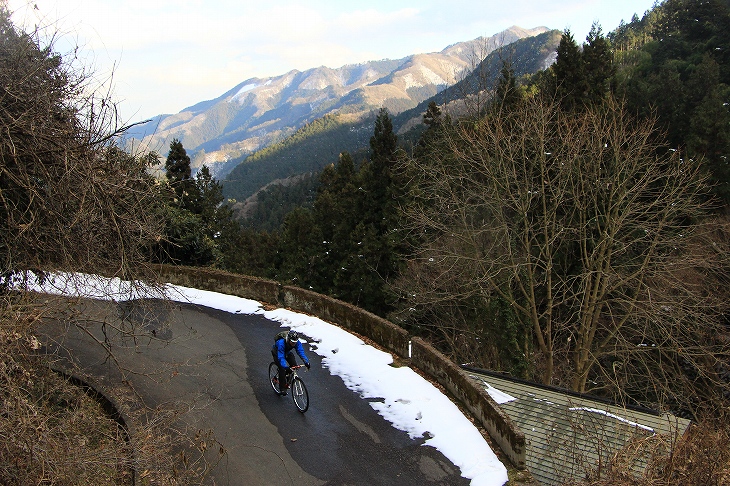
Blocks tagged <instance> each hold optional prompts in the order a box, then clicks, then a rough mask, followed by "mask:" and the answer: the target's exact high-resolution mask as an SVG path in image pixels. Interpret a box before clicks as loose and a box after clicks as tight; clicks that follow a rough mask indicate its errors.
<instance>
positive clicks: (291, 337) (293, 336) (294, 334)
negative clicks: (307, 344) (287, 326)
mask: <svg viewBox="0 0 730 486" xmlns="http://www.w3.org/2000/svg"><path fill="white" fill-rule="evenodd" d="M289 341H290V342H292V343H295V342H297V341H299V333H298V332H296V331H289Z"/></svg>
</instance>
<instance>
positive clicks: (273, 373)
mask: <svg viewBox="0 0 730 486" xmlns="http://www.w3.org/2000/svg"><path fill="white" fill-rule="evenodd" d="M269 383H271V388H273V389H274V391H275V392H276V393H277V394H279V392H280V391H281V390H280V388H279V367H278V366H277V365H276V363H274V362H272V363H271V364H270V365H269Z"/></svg>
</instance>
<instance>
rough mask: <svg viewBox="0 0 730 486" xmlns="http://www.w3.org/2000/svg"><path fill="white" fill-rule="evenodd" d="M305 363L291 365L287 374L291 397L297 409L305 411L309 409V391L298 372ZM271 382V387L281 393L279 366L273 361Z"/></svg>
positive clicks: (270, 369)
mask: <svg viewBox="0 0 730 486" xmlns="http://www.w3.org/2000/svg"><path fill="white" fill-rule="evenodd" d="M302 366H304V365H297V366H291V367H289V370H290V371H289V373H287V375H286V384H287V385H288V386H289V391H290V392H291V397H292V399H293V400H294V405H296V407H297V410H299V411H300V412H302V413H304V412H306V411H307V410H308V409H309V393H308V392H307V386H306V385H305V384H304V381H303V380H302V379H301V378H300V377H299V375H298V374H297V370H298V369H299V368H301V367H302ZM269 382H270V383H271V388H273V389H274V391H275V392H276V393H277V394H278V395H281V389H280V387H279V367H278V366H277V364H276V363H274V362H272V363H271V364H270V365H269Z"/></svg>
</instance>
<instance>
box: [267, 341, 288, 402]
mask: <svg viewBox="0 0 730 486" xmlns="http://www.w3.org/2000/svg"><path fill="white" fill-rule="evenodd" d="M271 357H272V358H274V363H276V366H278V367H279V390H281V391H282V392H283V391H284V390H285V389H286V368H282V367H281V364H280V363H279V357H278V356H277V352H276V345H274V347H272V348H271Z"/></svg>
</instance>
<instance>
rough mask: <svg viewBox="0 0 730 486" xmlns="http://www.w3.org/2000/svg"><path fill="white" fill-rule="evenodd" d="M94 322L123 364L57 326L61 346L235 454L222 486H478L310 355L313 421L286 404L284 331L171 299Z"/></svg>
mask: <svg viewBox="0 0 730 486" xmlns="http://www.w3.org/2000/svg"><path fill="white" fill-rule="evenodd" d="M83 313H84V315H88V316H89V318H90V321H89V322H91V323H93V324H91V325H90V330H91V331H92V334H93V335H95V336H96V337H97V338H98V337H100V336H101V334H100V333H101V324H100V323H104V324H105V329H106V331H107V337H110V343H111V346H112V348H111V349H112V351H113V353H114V357H115V359H116V362H117V363H114V362H113V361H111V360H109V359H107V355H106V353H105V352H104V350H103V349H102V348H101V347H100V346H99V345H98V344H97V343H95V342H94V341H93V340H92V339H91V337H90V336H89V335H87V334H85V333H83V332H79V331H78V330H76V329H73V328H72V329H70V330H68V331H67V332H65V333H62V332H60V331H61V328H63V325H62V324H57V327H56V328H55V330H54V328H53V327H49V328H48V331H49V332H48V339H49V343H50V348H51V349H56V350H57V351H58V352H59V353H61V354H64V353H65V352H67V351H68V352H69V353H70V354H71V355H73V356H74V360H75V361H76V362H77V364H78V365H79V366H81V368H82V369H83V371H84V372H85V373H87V374H90V375H92V376H94V377H97V378H99V379H100V380H104V381H105V382H106V383H107V384H109V383H112V384H114V383H116V384H118V383H119V382H121V381H122V379H123V378H124V379H125V380H128V382H129V383H130V384H131V385H132V386H133V387H134V389H135V390H136V391H137V393H139V396H140V397H141V399H142V400H143V401H144V402H145V404H146V405H147V406H149V407H162V408H167V409H177V410H183V411H184V413H183V414H182V415H181V418H180V419H179V421H178V423H177V424H176V427H178V428H185V429H186V430H189V433H190V434H191V435H192V434H194V433H196V432H197V431H200V430H202V431H208V430H210V431H212V433H213V434H214V436H215V438H216V440H217V441H218V442H219V443H220V444H221V445H222V446H223V447H224V448H225V451H226V454H225V456H224V457H223V459H222V461H221V462H220V463H219V464H218V465H217V467H216V468H215V469H213V471H212V472H211V483H210V484H216V485H223V484H225V485H269V484H272V485H273V484H277V485H278V484H296V485H302V486H304V485H369V486H371V485H393V484H397V485H424V484H439V485H466V484H469V481H468V480H467V479H465V478H462V477H461V476H460V471H459V469H458V468H457V467H456V466H455V465H454V464H452V463H451V462H450V461H449V460H448V459H446V458H445V457H444V456H443V454H441V453H440V452H439V451H437V450H436V449H434V448H432V447H427V446H422V444H423V440H412V439H410V438H409V437H408V435H407V434H406V433H405V432H402V431H399V430H396V429H395V428H394V427H392V426H391V425H390V424H389V423H387V422H386V421H385V420H384V419H383V418H382V417H380V416H379V415H378V414H377V413H376V412H375V411H374V410H373V409H372V408H371V407H370V405H369V403H368V402H367V401H366V400H363V399H362V398H360V397H359V396H358V395H357V394H356V393H354V392H352V391H350V390H349V389H347V388H346V387H345V385H344V383H343V381H342V380H341V379H340V378H339V377H337V376H333V375H330V373H329V372H328V370H327V369H326V368H322V364H321V360H320V357H319V356H318V355H317V354H315V353H314V352H312V351H310V350H309V349H308V346H305V349H306V350H307V352H308V355H309V357H310V360H311V361H312V370H311V371H310V372H308V373H303V374H302V377H303V378H304V380H305V382H306V384H307V388H308V390H309V396H310V408H309V410H308V411H307V413H306V414H301V413H299V412H298V411H297V410H296V409H295V408H294V404H293V403H292V401H291V399H290V398H289V397H279V396H277V395H275V394H274V393H273V391H272V390H271V388H270V386H269V385H268V381H267V380H268V374H267V368H268V365H269V363H270V362H271V354H270V349H271V345H272V344H273V337H274V335H275V334H276V333H277V332H278V331H279V330H280V324H279V323H277V322H273V321H270V320H267V319H266V318H264V317H263V316H261V315H248V314H246V315H244V314H231V313H228V312H223V311H218V310H214V309H210V308H206V307H201V306H194V305H189V304H179V303H174V302H161V301H146V302H135V303H124V304H115V303H109V302H102V301H88V302H85V303H84V305H83ZM130 324H134V325H137V326H141V327H142V329H143V332H144V334H143V337H142V338H137V339H135V340H131V339H129V338H121V337H120V336H119V335H115V333H114V329H115V326H121V325H130ZM120 368H121V370H120ZM122 375H123V376H122Z"/></svg>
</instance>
